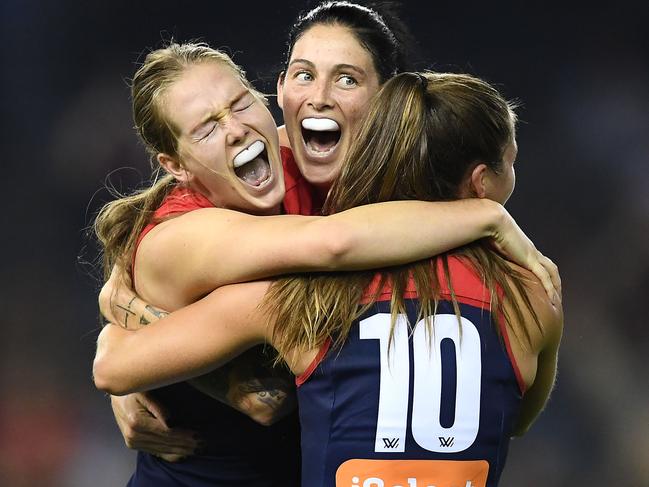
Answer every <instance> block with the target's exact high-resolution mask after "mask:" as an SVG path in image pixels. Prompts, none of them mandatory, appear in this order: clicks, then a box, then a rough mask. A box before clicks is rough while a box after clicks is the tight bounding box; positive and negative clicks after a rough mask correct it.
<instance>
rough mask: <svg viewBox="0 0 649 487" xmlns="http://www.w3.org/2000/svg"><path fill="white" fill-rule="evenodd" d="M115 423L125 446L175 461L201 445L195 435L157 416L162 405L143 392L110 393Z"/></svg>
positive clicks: (161, 414) (190, 453)
mask: <svg viewBox="0 0 649 487" xmlns="http://www.w3.org/2000/svg"><path fill="white" fill-rule="evenodd" d="M111 403H112V406H113V412H114V413H115V419H116V420H117V425H118V426H119V429H120V431H121V433H122V436H123V437H124V443H125V444H126V446H127V447H129V448H131V449H134V450H140V451H144V452H147V453H151V454H153V455H156V456H159V457H161V458H164V459H168V461H178V460H180V459H182V458H184V457H187V456H189V455H193V454H195V453H196V451H197V450H198V449H199V448H200V447H201V446H202V443H201V441H200V439H199V437H198V435H197V434H196V433H195V432H193V431H189V430H185V429H181V428H169V426H168V424H167V423H166V422H165V421H163V420H161V419H160V418H164V417H166V416H167V413H166V411H165V409H164V408H163V407H162V406H161V405H160V404H158V403H157V402H156V401H155V400H153V398H152V397H151V396H149V395H147V394H143V393H138V394H129V395H127V396H123V397H111Z"/></svg>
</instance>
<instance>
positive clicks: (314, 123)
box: [302, 118, 341, 156]
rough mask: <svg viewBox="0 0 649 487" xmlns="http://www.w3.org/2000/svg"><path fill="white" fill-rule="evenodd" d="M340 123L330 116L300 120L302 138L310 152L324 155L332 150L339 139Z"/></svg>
mask: <svg viewBox="0 0 649 487" xmlns="http://www.w3.org/2000/svg"><path fill="white" fill-rule="evenodd" d="M340 135H341V131H340V125H338V122H336V121H335V120H332V119H330V118H305V119H304V120H302V138H303V139H304V145H305V146H306V148H307V149H308V150H309V152H310V153H312V154H313V155H317V156H324V155H327V154H329V153H330V152H332V151H333V150H334V149H335V148H336V146H337V145H338V142H339V141H340Z"/></svg>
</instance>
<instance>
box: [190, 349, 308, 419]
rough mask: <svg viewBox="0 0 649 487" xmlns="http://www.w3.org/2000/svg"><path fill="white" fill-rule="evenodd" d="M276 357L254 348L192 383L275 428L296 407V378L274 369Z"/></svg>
mask: <svg viewBox="0 0 649 487" xmlns="http://www.w3.org/2000/svg"><path fill="white" fill-rule="evenodd" d="M272 362H273V357H271V356H270V355H269V353H267V351H266V350H265V349H264V347H263V346H259V347H254V348H252V349H250V350H248V351H247V352H245V353H244V354H242V355H240V356H239V357H237V358H235V359H234V360H232V361H231V362H228V363H227V364H225V365H224V366H222V367H220V368H218V369H216V370H214V371H212V372H210V373H208V374H206V375H203V376H200V377H197V378H195V379H191V380H190V381H189V383H190V384H191V385H192V386H194V387H195V388H196V389H198V390H199V391H201V392H203V393H204V394H207V395H208V396H210V397H212V398H214V399H216V400H218V401H220V402H222V403H224V404H226V405H228V406H230V407H232V408H234V409H236V410H237V411H239V412H241V413H243V414H245V415H247V416H248V417H250V418H251V419H253V420H254V421H256V422H258V423H260V424H262V425H266V426H267V425H271V424H273V423H275V422H276V421H278V420H280V419H282V418H283V417H284V416H286V414H288V413H289V412H290V411H292V410H293V409H294V408H295V405H296V398H295V385H294V383H293V375H292V374H290V373H289V372H288V370H286V369H284V368H282V367H272V365H271V364H272Z"/></svg>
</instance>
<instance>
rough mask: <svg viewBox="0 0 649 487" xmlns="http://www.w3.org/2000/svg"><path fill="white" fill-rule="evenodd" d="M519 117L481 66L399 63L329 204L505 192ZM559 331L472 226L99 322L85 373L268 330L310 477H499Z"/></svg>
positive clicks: (149, 365)
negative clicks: (361, 263)
mask: <svg viewBox="0 0 649 487" xmlns="http://www.w3.org/2000/svg"><path fill="white" fill-rule="evenodd" d="M515 124H516V116H515V113H514V105H513V104H511V103H508V102H507V101H505V100H504V99H503V98H502V96H501V95H500V94H499V93H498V92H497V91H496V90H495V89H494V88H493V87H492V86H491V85H489V84H488V83H486V82H484V81H482V80H480V79H477V78H474V77H472V76H468V75H457V74H440V73H404V74H400V75H397V76H396V77H394V78H393V79H391V80H390V81H388V82H387V83H386V84H385V85H384V87H383V88H382V89H381V91H380V92H379V94H378V95H377V96H376V98H375V99H374V100H373V102H372V104H371V106H370V108H369V112H368V114H367V116H366V118H365V120H364V123H363V125H362V129H361V130H360V132H359V133H358V136H357V138H356V139H355V140H354V142H353V143H352V145H351V148H350V150H349V152H348V154H347V156H346V159H345V162H344V163H343V168H342V171H341V174H340V177H339V179H338V180H337V181H336V183H335V184H334V186H333V188H332V190H331V192H330V194H329V197H328V199H327V202H326V205H325V213H327V214H331V215H339V214H341V213H340V212H343V213H344V212H345V211H349V209H353V208H357V207H358V205H367V204H383V203H385V202H394V201H401V202H406V201H412V200H422V201H431V202H443V201H451V200H458V199H460V200H466V199H467V198H477V199H484V200H492V201H496V202H498V203H503V204H504V203H505V202H506V201H507V199H508V198H509V196H510V194H511V192H512V190H513V187H514V167H513V166H514V162H515V159H516V153H517V147H516V140H515ZM411 230H412V235H413V236H414V235H415V234H416V233H417V232H418V231H419V228H418V227H417V226H416V225H415V226H413V227H412V229H411ZM561 330H562V313H561V307H560V304H559V303H553V302H551V300H550V299H549V298H548V296H547V294H546V293H545V291H544V288H543V286H542V285H541V283H540V282H539V281H538V280H537V279H536V278H535V277H534V276H533V275H532V274H531V273H530V272H529V271H526V270H525V269H523V268H521V267H519V266H518V265H516V264H515V263H513V262H511V261H510V260H507V258H505V257H503V256H502V255H501V254H499V253H498V252H496V251H495V250H494V249H493V248H492V247H491V246H490V245H488V243H487V242H484V241H478V242H476V243H473V244H469V245H465V246H462V247H459V248H458V249H456V250H451V251H447V252H445V253H442V254H441V255H439V256H437V257H433V258H424V259H421V260H419V261H417V262H414V263H411V264H404V265H398V266H391V267H386V268H385V269H382V270H378V271H355V272H348V273H340V274H335V273H328V274H311V275H305V276H293V277H284V278H282V279H278V280H276V281H274V282H272V283H268V282H254V283H247V284H237V285H232V286H225V287H222V288H220V289H218V290H216V291H214V292H213V293H211V294H210V295H209V296H207V297H206V298H204V299H202V300H201V301H199V302H197V303H194V304H193V305H191V306H188V307H186V308H184V309H182V310H179V311H177V312H175V313H172V314H171V315H169V316H167V317H165V318H164V319H162V320H161V321H159V322H157V323H156V325H155V326H153V327H150V328H147V329H143V330H139V331H137V332H132V333H131V332H128V331H126V330H124V329H122V328H120V327H118V326H115V325H110V326H107V327H105V328H104V330H103V331H102V333H101V335H100V338H99V344H98V352H97V357H96V359H95V380H96V382H97V384H98V385H99V386H100V387H102V388H105V389H107V390H109V391H111V392H119V393H123V392H130V391H134V390H143V389H146V388H150V387H156V386H160V385H164V384H168V383H170V382H173V381H177V380H184V379H187V378H190V377H193V376H195V375H197V374H201V373H205V372H207V371H209V370H212V369H213V368H214V367H218V366H220V365H222V364H223V363H225V362H227V361H228V360H230V359H231V358H232V357H233V356H235V355H237V354H239V353H241V352H243V351H245V350H247V349H248V348H250V347H252V346H254V345H256V344H259V343H265V342H266V343H269V344H271V345H272V346H273V347H275V348H276V349H277V350H278V352H279V354H280V357H281V359H283V360H284V361H285V362H286V363H287V364H288V366H289V368H290V369H291V371H292V372H293V373H294V374H295V375H296V376H297V377H298V379H297V384H298V400H299V404H300V417H301V424H302V485H303V486H305V487H306V486H308V487H315V486H317V487H320V486H335V485H338V486H342V485H345V486H347V485H354V486H360V485H373V486H376V485H406V484H407V485H437V486H451V485H472V486H481V487H485V486H489V487H493V486H495V485H497V483H498V479H499V478H500V474H501V472H502V469H503V466H504V462H505V458H506V454H507V447H508V443H509V438H510V436H512V435H517V434H522V433H524V432H525V431H526V430H527V429H528V428H529V426H530V425H531V424H532V422H533V421H534V419H535V418H536V417H537V416H538V414H539V413H540V411H541V410H542V409H543V407H544V405H545V403H546V401H547V398H548V396H549V394H550V391H551V389H552V385H553V383H554V377H555V374H556V361H557V353H558V345H559V341H560V337H561ZM170 349H173V350H174V351H175V353H174V354H173V356H169V353H168V350H170ZM131 370H137V374H131V373H130V371H131Z"/></svg>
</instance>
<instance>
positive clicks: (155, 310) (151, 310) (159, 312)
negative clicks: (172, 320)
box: [142, 304, 169, 325]
mask: <svg viewBox="0 0 649 487" xmlns="http://www.w3.org/2000/svg"><path fill="white" fill-rule="evenodd" d="M145 309H146V310H147V311H148V312H149V313H151V314H152V315H153V316H155V317H156V318H158V319H161V318H164V317H165V316H167V315H168V314H169V313H167V312H166V311H162V310H161V309H158V308H154V307H153V306H151V305H150V304H147V305H146V306H145ZM143 318H144V317H143ZM142 324H145V325H148V324H149V322H147V323H142Z"/></svg>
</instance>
